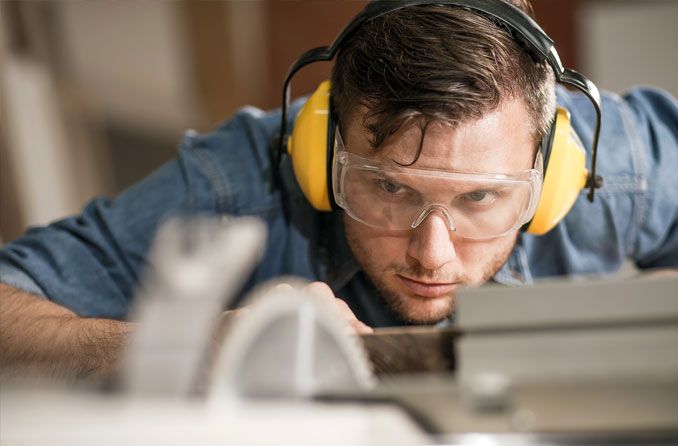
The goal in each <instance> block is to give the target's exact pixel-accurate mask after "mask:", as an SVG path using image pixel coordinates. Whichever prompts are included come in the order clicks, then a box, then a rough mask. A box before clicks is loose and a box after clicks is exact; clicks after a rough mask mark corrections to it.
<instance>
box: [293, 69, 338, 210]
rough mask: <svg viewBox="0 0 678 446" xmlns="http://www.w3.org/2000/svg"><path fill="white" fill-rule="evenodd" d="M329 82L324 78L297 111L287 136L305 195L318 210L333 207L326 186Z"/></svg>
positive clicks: (296, 172) (295, 171)
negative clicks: (292, 126)
mask: <svg viewBox="0 0 678 446" xmlns="http://www.w3.org/2000/svg"><path fill="white" fill-rule="evenodd" d="M329 115H330V82H329V81H324V82H322V83H321V84H320V85H319V86H318V88H317V89H316V91H315V92H314V93H313V94H312V95H311V97H310V98H309V99H308V101H307V102H306V104H304V106H303V107H302V109H301V110H300V111H299V113H298V114H297V117H296V119H295V121H294V129H293V130H292V134H291V135H290V137H289V138H288V140H287V152H288V153H289V155H290V157H291V158H292V168H293V169H294V175H295V176H296V178H297V182H298V183H299V186H300V187H301V190H302V192H303V193H304V195H305V196H306V199H307V200H308V201H309V203H311V205H312V206H313V208H315V209H316V210H319V211H331V210H332V206H331V204H330V199H329V191H328V188H327V179H328V174H327V156H328V155H327V152H328V150H329V149H328V141H327V135H328V125H329Z"/></svg>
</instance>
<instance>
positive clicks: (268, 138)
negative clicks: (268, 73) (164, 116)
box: [182, 100, 303, 215]
mask: <svg viewBox="0 0 678 446" xmlns="http://www.w3.org/2000/svg"><path fill="white" fill-rule="evenodd" d="M302 104H303V100H301V101H297V102H295V103H294V104H293V106H292V108H291V113H290V115H291V116H294V115H295V114H296V112H297V111H298V109H299V108H300V107H301V105H302ZM280 125H281V112H280V109H276V110H272V111H263V110H261V109H259V108H256V107H252V106H247V107H243V108H241V109H240V110H238V111H237V112H236V113H235V114H234V115H233V116H232V117H230V118H229V119H227V120H226V121H224V122H222V123H221V124H219V125H218V126H217V127H216V128H215V129H214V130H213V131H211V132H209V133H204V134H201V133H198V132H195V131H188V132H187V133H186V135H185V137H184V140H183V142H182V150H183V151H185V152H186V153H189V154H190V156H191V158H192V159H194V160H195V162H196V163H198V164H199V166H200V168H201V170H202V171H203V172H204V173H205V175H206V176H207V178H208V179H209V181H210V183H211V186H212V188H213V190H214V191H215V193H216V196H217V203H218V210H219V211H221V212H226V213H229V214H234V215H245V214H247V215H251V214H265V213H266V212H268V211H270V210H271V209H273V208H275V207H277V206H278V205H277V201H278V200H277V199H276V198H275V195H276V194H275V192H276V188H275V185H274V175H273V173H274V169H275V168H276V167H277V166H273V159H272V148H273V147H274V146H275V145H276V144H278V137H279V131H280Z"/></svg>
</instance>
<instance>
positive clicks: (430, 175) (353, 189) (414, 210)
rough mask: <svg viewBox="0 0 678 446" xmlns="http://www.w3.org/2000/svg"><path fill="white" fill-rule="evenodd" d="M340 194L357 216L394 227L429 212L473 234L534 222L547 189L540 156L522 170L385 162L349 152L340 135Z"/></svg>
mask: <svg viewBox="0 0 678 446" xmlns="http://www.w3.org/2000/svg"><path fill="white" fill-rule="evenodd" d="M336 149H337V150H336V152H335V158H334V164H333V183H334V184H333V189H334V198H335V201H336V202H337V204H338V205H339V206H341V207H342V208H343V209H344V210H345V211H346V213H347V214H348V215H349V216H351V217H352V218H353V219H355V220H358V221H360V222H362V223H364V224H366V225H369V226H372V227H375V228H378V229H384V230H389V231H404V230H409V229H412V228H416V227H417V226H419V225H420V224H421V223H422V222H423V221H424V220H425V219H426V218H427V217H428V216H429V215H431V214H436V215H438V216H440V217H441V218H443V219H444V220H445V222H446V224H447V226H448V228H449V229H450V230H451V231H454V232H455V233H456V234H457V235H458V236H460V237H464V238H470V239H486V238H494V237H499V236H502V235H505V234H508V233H510V232H512V231H514V230H516V229H517V228H519V227H520V226H522V225H523V224H525V223H527V222H528V221H530V219H531V218H532V216H533V215H534V211H535V208H536V204H537V201H538V200H539V191H540V189H541V178H542V174H541V169H540V161H541V160H539V159H538V160H537V163H536V165H537V166H536V168H535V169H530V170H527V171H522V172H519V173H517V174H511V175H506V174H477V173H460V172H449V171H440V170H433V169H418V168H411V167H400V166H397V165H390V164H389V165H384V163H381V162H378V161H375V160H371V159H367V158H362V157H360V156H357V155H354V154H352V153H349V152H346V151H345V149H343V144H342V143H341V137H340V136H338V138H337V145H336Z"/></svg>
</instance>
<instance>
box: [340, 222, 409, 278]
mask: <svg viewBox="0 0 678 446" xmlns="http://www.w3.org/2000/svg"><path fill="white" fill-rule="evenodd" d="M344 226H345V228H346V235H347V237H348V239H349V244H350V245H351V248H352V250H353V253H354V255H355V256H356V257H357V260H358V261H359V262H360V263H361V264H363V265H370V266H371V267H372V268H373V269H374V268H380V267H386V266H389V265H393V264H403V263H404V262H405V258H406V253H407V243H408V237H406V236H396V235H393V234H384V233H382V232H381V231H379V230H376V229H374V228H370V227H369V226H365V225H361V224H358V223H355V222H349V221H345V223H344Z"/></svg>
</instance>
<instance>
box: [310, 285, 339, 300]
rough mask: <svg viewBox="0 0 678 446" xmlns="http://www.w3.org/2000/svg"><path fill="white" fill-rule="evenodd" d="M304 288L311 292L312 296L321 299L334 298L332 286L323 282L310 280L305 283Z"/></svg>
mask: <svg viewBox="0 0 678 446" xmlns="http://www.w3.org/2000/svg"><path fill="white" fill-rule="evenodd" d="M305 290H306V291H307V292H308V293H310V294H312V295H313V296H316V297H318V298H321V299H326V300H334V299H335V296H334V291H332V288H330V286H329V285H328V284H326V283H325V282H311V283H309V284H308V285H306V287H305Z"/></svg>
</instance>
